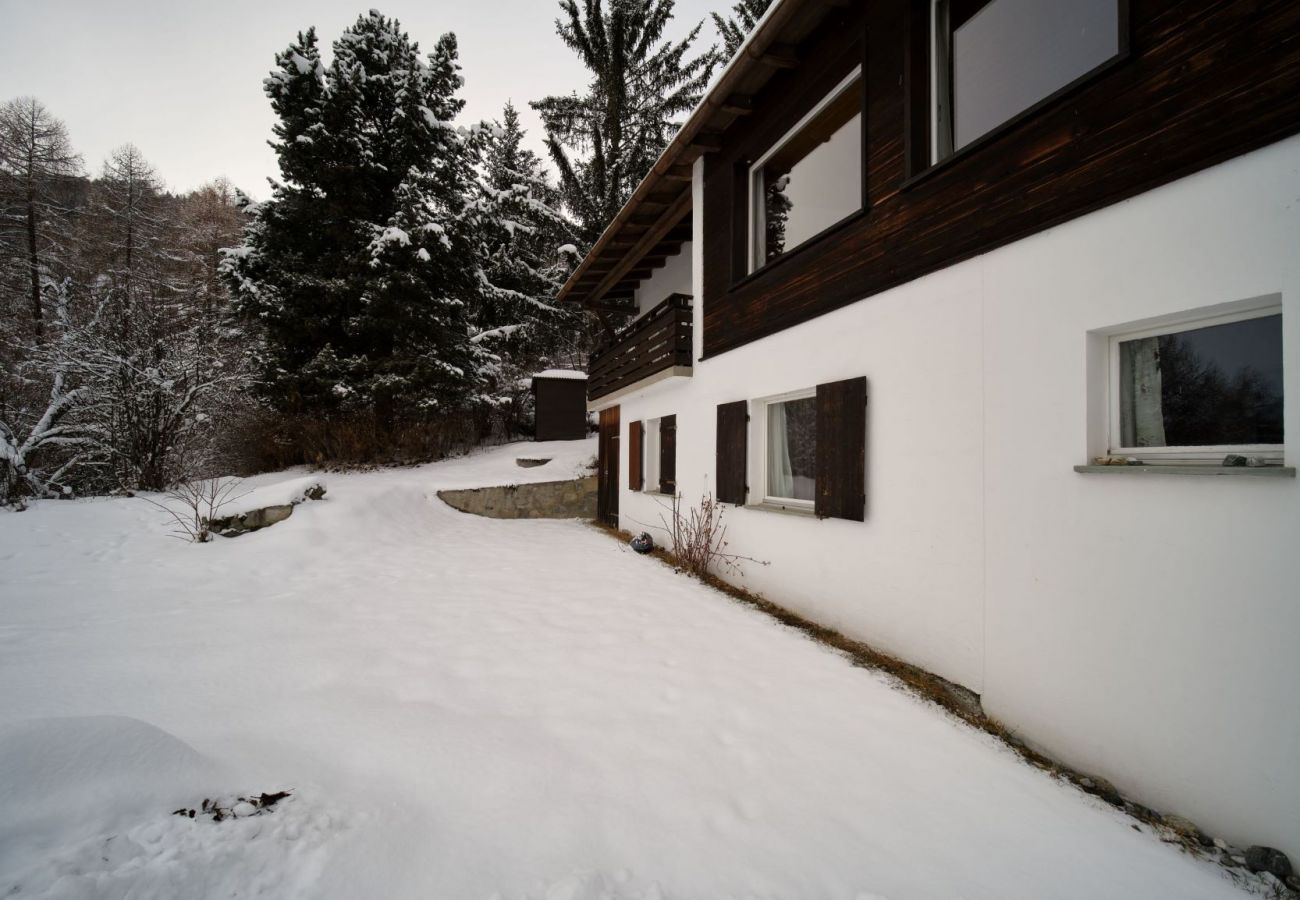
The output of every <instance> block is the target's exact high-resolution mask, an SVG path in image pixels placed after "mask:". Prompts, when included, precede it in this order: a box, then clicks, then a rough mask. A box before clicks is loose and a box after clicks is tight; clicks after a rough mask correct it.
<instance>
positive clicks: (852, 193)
mask: <svg viewBox="0 0 1300 900" xmlns="http://www.w3.org/2000/svg"><path fill="white" fill-rule="evenodd" d="M862 152H863V151H862V73H861V69H859V70H858V71H855V72H854V73H853V75H851V76H850V77H849V78H848V79H846V80H845V81H844V82H843V83H842V84H840V85H839V87H837V88H836V89H835V90H834V91H832V92H831V94H830V95H829V96H828V97H827V98H826V99H825V100H823V101H822V102H821V103H820V104H819V105H818V106H817V108H816V109H814V110H813V111H812V112H811V113H809V114H808V115H807V116H806V117H805V118H804V120H803V121H802V122H800V123H799V124H798V125H796V126H795V128H794V129H793V130H792V131H791V132H790V134H788V135H786V137H785V138H783V139H782V140H781V141H780V142H779V143H778V144H777V145H776V146H775V147H773V148H772V149H771V150H769V151H768V152H767V153H765V154H764V155H763V156H762V158H760V159H759V161H758V162H757V163H755V164H754V166H753V167H752V168H751V169H750V176H749V177H750V185H749V191H750V216H751V229H750V238H751V240H750V254H749V270H750V271H751V272H752V271H754V270H755V269H758V268H760V267H761V266H763V265H765V264H766V263H768V262H771V261H772V260H774V259H776V258H777V257H779V256H781V255H782V254H784V253H787V252H789V251H790V250H792V249H794V248H795V247H797V246H799V245H800V244H803V243H805V242H807V241H808V240H809V239H811V238H813V237H816V236H817V235H818V234H820V233H821V232H823V231H825V230H826V229H827V228H829V227H831V226H832V225H834V224H836V223H837V222H839V221H841V220H842V219H845V218H847V217H848V216H851V215H853V214H854V213H855V212H857V211H858V210H860V209H861V208H862V168H863V161H862Z"/></svg>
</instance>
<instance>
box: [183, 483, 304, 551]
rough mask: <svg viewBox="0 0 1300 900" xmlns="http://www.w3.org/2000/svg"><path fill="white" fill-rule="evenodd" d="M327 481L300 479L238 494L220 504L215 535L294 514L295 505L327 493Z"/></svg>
mask: <svg viewBox="0 0 1300 900" xmlns="http://www.w3.org/2000/svg"><path fill="white" fill-rule="evenodd" d="M325 493H326V490H325V483H324V482H323V481H320V480H318V479H316V478H299V479H296V480H294V481H286V482H283V483H281V484H277V485H274V486H272V487H268V488H262V489H260V490H255V491H250V492H248V493H245V494H240V495H238V496H236V497H235V498H234V499H233V500H231V501H230V502H229V503H226V504H224V505H223V506H222V507H221V510H220V512H221V515H220V516H218V517H217V518H214V519H213V520H212V521H211V522H210V523H209V525H210V527H211V528H212V531H213V533H214V534H219V535H221V536H223V537H238V536H239V535H241V534H247V533H248V532H250V531H259V530H261V529H263V528H268V527H270V526H271V525H275V524H277V523H279V522H283V521H284V520H285V519H287V518H289V517H290V516H291V515H293V508H294V507H295V506H297V505H298V504H300V503H305V502H307V501H308V500H320V499H322V498H323V497H324V496H325Z"/></svg>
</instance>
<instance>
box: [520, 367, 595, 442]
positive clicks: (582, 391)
mask: <svg viewBox="0 0 1300 900" xmlns="http://www.w3.org/2000/svg"><path fill="white" fill-rule="evenodd" d="M533 422H534V426H535V436H536V438H537V440H539V441H580V440H582V439H583V438H585V437H586V436H587V382H586V381H584V380H582V379H578V378H538V379H536V380H535V381H533Z"/></svg>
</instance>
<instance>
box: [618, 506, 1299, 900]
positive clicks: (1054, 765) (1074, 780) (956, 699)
mask: <svg viewBox="0 0 1300 900" xmlns="http://www.w3.org/2000/svg"><path fill="white" fill-rule="evenodd" d="M592 524H593V525H594V527H596V528H597V529H599V530H600V531H603V532H605V533H606V534H608V535H609V536H610V537H613V538H615V539H617V540H620V541H623V542H624V543H626V542H627V541H630V540H631V538H632V535H631V534H630V533H628V532H626V531H622V530H619V529H617V528H614V527H612V526H609V525H604V524H602V523H599V522H595V523H592ZM651 555H652V556H654V557H655V558H657V559H658V560H659V561H660V562H662V563H664V564H665V565H668V566H671V567H672V568H673V569H674V570H676V571H679V572H682V573H683V574H687V575H691V574H692V573H691V572H690V569H689V568H688V567H687V566H685V565H683V564H682V563H681V562H680V561H678V560H677V559H676V558H675V557H674V556H673V555H672V553H670V552H668V551H667V550H664V549H663V548H657V549H655V550H654V551H653V553H652V554H651ZM694 577H697V578H698V579H699V580H700V581H702V582H703V583H704V584H706V585H708V586H709V587H711V588H713V589H714V590H716V591H718V592H720V593H722V594H725V595H726V596H728V597H730V598H731V599H732V600H735V601H736V602H738V603H741V604H743V605H745V606H748V607H750V608H751V609H756V610H758V611H759V612H761V613H763V614H765V615H767V616H770V617H771V618H773V619H775V620H776V621H778V622H780V623H781V624H782V625H785V626H786V627H788V628H793V629H795V630H796V631H798V632H800V633H801V634H803V635H805V636H806V637H808V638H810V639H812V640H814V641H816V642H817V643H819V644H821V645H823V646H825V647H829V648H831V649H832V650H835V651H837V652H838V653H841V654H843V655H844V656H845V657H846V658H847V659H849V661H850V662H852V663H853V665H855V666H858V667H860V668H864V669H874V670H876V671H880V672H885V673H887V674H889V675H891V676H893V677H894V678H895V679H896V680H897V681H898V682H899V683H900V684H901V686H902V687H904V688H905V689H906V690H907V691H909V692H910V693H912V694H913V695H914V696H917V697H919V698H921V699H922V700H925V701H927V702H930V703H933V704H935V705H936V706H939V707H940V708H942V709H943V710H945V711H946V712H947V713H949V714H950V715H953V716H955V717H957V718H958V719H961V720H962V721H963V722H965V723H967V724H968V725H970V726H972V727H974V728H978V729H979V730H981V731H983V732H985V733H986V734H989V735H991V736H993V737H995V738H997V739H998V740H999V741H1001V742H1002V743H1003V744H1004V745H1005V746H1006V747H1007V748H1009V749H1010V750H1011V751H1012V752H1014V753H1015V754H1016V755H1017V756H1019V757H1020V758H1021V759H1022V760H1024V761H1025V762H1026V763H1028V764H1029V765H1031V766H1033V767H1034V768H1036V769H1039V770H1041V771H1043V772H1046V773H1048V774H1049V775H1051V776H1052V777H1054V778H1057V779H1060V780H1061V781H1065V782H1068V783H1070V784H1072V785H1074V786H1075V787H1077V788H1078V789H1079V790H1081V791H1083V792H1085V793H1087V794H1091V795H1092V796H1094V797H1097V798H1098V799H1100V800H1103V801H1105V802H1106V803H1108V804H1110V805H1111V806H1113V807H1115V808H1116V809H1118V810H1121V811H1122V812H1124V813H1126V814H1127V815H1129V816H1130V817H1131V818H1133V819H1134V820H1135V823H1134V825H1133V828H1134V829H1136V830H1141V828H1140V825H1139V824H1138V823H1141V825H1145V826H1147V827H1148V828H1149V829H1150V830H1151V832H1152V833H1154V834H1155V835H1156V836H1157V837H1159V838H1160V840H1161V841H1163V842H1164V843H1167V844H1173V845H1176V846H1178V847H1179V848H1180V849H1181V850H1183V851H1184V852H1186V853H1189V854H1191V855H1193V856H1196V857H1198V858H1201V859H1205V860H1208V861H1210V862H1213V863H1217V864H1219V865H1220V866H1221V867H1223V868H1224V869H1225V870H1226V872H1227V874H1228V876H1229V877H1230V878H1231V879H1232V880H1233V881H1234V882H1235V883H1236V884H1238V885H1239V886H1241V887H1243V888H1245V889H1247V890H1250V891H1253V892H1255V893H1257V894H1260V895H1261V896H1265V897H1269V898H1274V900H1300V879H1297V878H1296V877H1295V876H1292V879H1291V880H1292V882H1293V884H1291V885H1289V886H1288V885H1283V884H1282V883H1281V882H1278V881H1276V880H1274V881H1272V882H1271V883H1270V882H1268V881H1265V880H1263V879H1261V877H1260V876H1258V875H1255V874H1253V873H1251V872H1250V871H1249V870H1247V869H1246V868H1245V865H1244V863H1242V862H1239V861H1238V860H1242V859H1244V858H1245V852H1244V851H1243V850H1241V849H1238V848H1235V847H1232V846H1230V845H1228V844H1225V843H1224V842H1222V841H1217V842H1216V841H1214V840H1211V838H1210V837H1209V836H1208V835H1207V834H1206V833H1205V832H1204V831H1202V830H1201V829H1200V828H1197V827H1196V826H1195V825H1193V824H1192V823H1190V822H1188V821H1187V820H1185V819H1182V818H1181V817H1177V816H1166V815H1162V814H1161V813H1159V812H1157V811H1155V810H1154V809H1151V808H1150V807H1149V806H1144V805H1143V804H1141V803H1137V802H1135V801H1133V800H1129V799H1126V798H1125V797H1123V796H1122V795H1121V794H1120V793H1119V791H1117V790H1116V789H1115V787H1114V786H1113V785H1111V783H1110V782H1109V781H1107V780H1106V779H1104V778H1101V777H1099V776H1095V775H1087V774H1085V773H1083V772H1079V771H1078V770H1076V769H1072V768H1070V767H1069V766H1066V765H1065V764H1063V763H1061V762H1059V761H1057V760H1054V759H1052V758H1051V757H1049V756H1047V755H1046V754H1044V753H1042V752H1040V751H1038V750H1035V749H1034V748H1032V747H1030V746H1029V745H1028V744H1026V743H1025V742H1024V740H1022V739H1021V738H1020V737H1018V736H1017V735H1016V734H1015V733H1014V732H1013V731H1012V730H1011V729H1010V728H1009V727H1007V726H1006V725H1004V724H1003V723H1002V722H999V721H998V720H997V719H994V718H992V717H990V716H988V715H985V713H984V710H983V708H982V707H981V705H980V699H979V695H977V694H975V693H974V692H972V691H970V690H968V689H966V688H964V687H962V686H961V685H958V684H954V683H953V682H951V681H948V680H947V679H945V678H941V677H939V676H938V675H935V674H934V673H933V672H928V671H926V670H925V669H922V668H920V667H919V666H914V665H912V664H911V663H907V662H904V661H903V660H900V659H898V658H897V657H894V656H890V655H889V654H888V653H883V652H881V651H880V650H877V649H875V648H874V647H872V646H870V645H869V644H866V643H863V642H862V641H856V640H853V639H852V638H848V637H846V636H844V635H843V634H841V633H840V632H838V631H835V630H834V629H831V628H827V627H825V626H823V625H818V624H817V623H816V622H813V621H810V620H808V619H805V618H804V617H803V616H800V615H799V614H798V613H794V612H791V611H790V610H788V609H786V608H785V607H783V606H780V605H778V604H776V603H773V602H772V601H770V600H767V599H765V598H763V597H762V596H760V595H758V594H754V593H752V592H750V591H746V590H744V589H743V588H738V587H736V586H735V585H733V584H729V583H728V582H726V581H723V580H722V579H721V578H719V577H718V576H716V575H713V574H706V575H703V576H698V575H697V576H694Z"/></svg>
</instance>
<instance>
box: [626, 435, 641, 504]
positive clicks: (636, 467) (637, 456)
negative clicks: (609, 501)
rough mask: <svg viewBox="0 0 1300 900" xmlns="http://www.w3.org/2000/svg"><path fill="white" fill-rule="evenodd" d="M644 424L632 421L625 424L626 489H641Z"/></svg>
mask: <svg viewBox="0 0 1300 900" xmlns="http://www.w3.org/2000/svg"><path fill="white" fill-rule="evenodd" d="M644 435H645V426H644V425H642V424H641V423H640V422H632V423H631V424H629V425H628V426H627V489H628V490H629V491H639V490H641V487H642V484H643V482H644V480H645V446H644V443H643V440H642V438H643V436H644Z"/></svg>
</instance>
